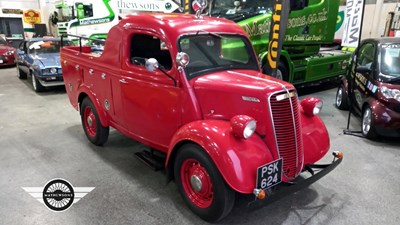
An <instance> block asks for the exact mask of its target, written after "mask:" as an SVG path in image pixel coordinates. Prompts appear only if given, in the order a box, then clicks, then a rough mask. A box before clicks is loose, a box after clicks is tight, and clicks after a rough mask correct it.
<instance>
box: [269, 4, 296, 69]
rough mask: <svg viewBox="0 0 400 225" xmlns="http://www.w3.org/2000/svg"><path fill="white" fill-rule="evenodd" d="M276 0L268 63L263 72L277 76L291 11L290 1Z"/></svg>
mask: <svg viewBox="0 0 400 225" xmlns="http://www.w3.org/2000/svg"><path fill="white" fill-rule="evenodd" d="M274 2H275V3H274V10H273V14H272V19H271V20H272V21H271V27H270V30H271V31H270V33H269V44H268V53H267V63H266V64H265V65H264V68H263V72H264V73H265V74H266V75H271V76H275V75H276V73H277V69H278V63H279V58H280V55H281V50H282V46H283V41H284V40H285V33H286V27H287V24H288V19H289V12H290V1H288V0H275V1H274Z"/></svg>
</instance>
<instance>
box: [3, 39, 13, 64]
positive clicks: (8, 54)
mask: <svg viewBox="0 0 400 225" xmlns="http://www.w3.org/2000/svg"><path fill="white" fill-rule="evenodd" d="M15 54H16V49H15V48H14V47H12V46H11V45H10V44H9V43H8V42H7V41H6V40H5V39H4V38H3V37H0V66H11V65H15Z"/></svg>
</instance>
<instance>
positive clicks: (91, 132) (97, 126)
mask: <svg viewBox="0 0 400 225" xmlns="http://www.w3.org/2000/svg"><path fill="white" fill-rule="evenodd" d="M81 122H82V127H83V130H84V131H85V134H86V137H87V138H88V139H89V141H90V142H92V143H93V144H94V145H97V146H102V145H104V144H105V143H106V142H107V140H108V134H109V133H110V127H103V126H102V125H101V123H100V119H99V114H98V113H97V111H96V108H95V107H94V105H93V103H92V101H90V99H89V98H88V97H86V98H84V99H83V101H82V105H81Z"/></svg>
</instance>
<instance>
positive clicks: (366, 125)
mask: <svg viewBox="0 0 400 225" xmlns="http://www.w3.org/2000/svg"><path fill="white" fill-rule="evenodd" d="M371 121H372V115H371V110H370V109H366V110H365V112H364V116H363V122H362V126H363V127H362V128H363V133H364V134H367V133H368V132H369V130H370V129H371Z"/></svg>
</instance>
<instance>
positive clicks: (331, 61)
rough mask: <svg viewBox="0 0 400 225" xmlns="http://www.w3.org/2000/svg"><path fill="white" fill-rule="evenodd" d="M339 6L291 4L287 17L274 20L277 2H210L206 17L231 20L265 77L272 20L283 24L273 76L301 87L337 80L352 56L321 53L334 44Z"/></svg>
mask: <svg viewBox="0 0 400 225" xmlns="http://www.w3.org/2000/svg"><path fill="white" fill-rule="evenodd" d="M339 3H340V1H339V0H329V1H327V0H290V5H291V6H290V14H289V17H288V18H284V17H280V16H275V17H274V18H273V16H272V14H273V8H276V9H278V10H282V4H280V3H278V1H272V0H268V1H260V0H212V1H210V6H209V8H208V14H209V15H211V16H214V17H222V18H227V19H230V20H233V21H235V22H237V23H238V24H239V25H240V26H241V27H242V28H243V29H244V30H245V31H246V32H247V34H248V35H249V37H250V40H251V43H252V45H253V47H254V49H255V51H256V53H257V55H258V57H259V60H260V62H261V64H262V67H263V72H264V73H268V68H269V63H270V62H269V61H270V60H269V59H268V57H269V56H268V51H269V48H268V46H269V45H270V42H274V41H276V40H275V39H274V38H272V39H271V35H270V34H271V23H272V20H275V21H278V22H279V21H281V20H284V21H286V25H287V26H286V35H285V37H284V42H283V48H282V51H281V52H280V58H279V59H278V60H277V61H278V63H277V67H278V72H277V73H276V74H273V75H274V76H275V77H277V78H278V79H281V80H285V81H289V82H291V83H293V84H295V85H304V84H310V83H320V82H323V81H328V80H339V76H340V75H344V74H345V73H346V66H347V62H348V60H349V59H350V56H351V52H347V51H342V50H324V51H323V50H322V49H321V46H327V45H328V46H330V45H333V44H334V43H335V40H334V35H335V31H336V22H337V20H338V10H339ZM277 29H278V30H279V29H280V28H279V26H278V28H277ZM272 32H276V28H274V30H272ZM270 39H271V40H270ZM273 46H275V44H274V45H273ZM272 49H273V48H272ZM270 53H271V55H270V57H271V58H273V55H276V53H275V52H273V51H271V52H270Z"/></svg>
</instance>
